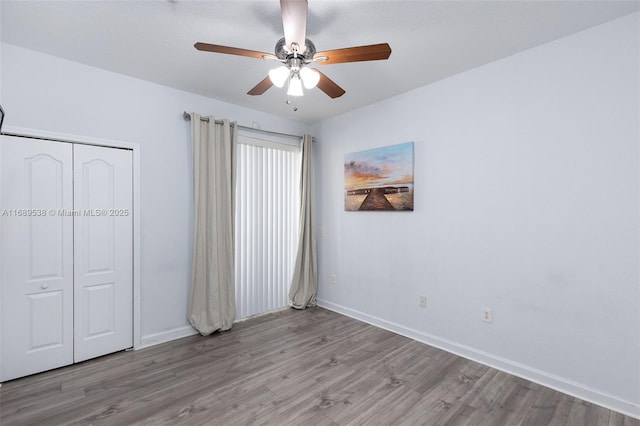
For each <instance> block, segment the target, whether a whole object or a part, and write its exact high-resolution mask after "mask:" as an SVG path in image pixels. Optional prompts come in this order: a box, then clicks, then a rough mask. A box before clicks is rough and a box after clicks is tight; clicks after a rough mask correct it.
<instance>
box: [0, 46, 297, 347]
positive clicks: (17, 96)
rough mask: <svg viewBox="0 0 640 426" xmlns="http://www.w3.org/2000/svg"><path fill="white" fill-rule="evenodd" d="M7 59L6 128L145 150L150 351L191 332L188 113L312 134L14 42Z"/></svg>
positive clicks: (144, 318)
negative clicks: (185, 115)
mask: <svg viewBox="0 0 640 426" xmlns="http://www.w3.org/2000/svg"><path fill="white" fill-rule="evenodd" d="M1 52H2V69H1V74H0V76H1V80H0V85H1V86H2V92H1V93H2V97H1V98H0V104H2V106H3V108H4V109H5V111H6V113H7V116H6V119H5V126H9V127H22V128H29V129H37V130H44V131H47V132H59V133H65V134H71V135H77V136H81V137H90V138H101V139H112V140H118V141H123V142H132V143H138V144H140V146H141V204H142V206H141V210H142V212H141V215H142V244H141V246H142V254H141V257H142V261H141V263H142V265H141V272H142V280H141V281H142V283H141V284H142V285H141V298H142V304H141V322H142V330H141V334H142V339H143V344H144V343H152V342H154V341H160V340H163V339H165V338H171V337H177V336H180V335H183V334H185V333H189V332H191V328H190V327H189V326H188V322H187V320H186V318H187V304H188V300H189V282H190V270H191V254H190V253H191V246H192V237H191V234H192V224H193V223H192V222H193V221H192V216H193V209H192V202H193V200H192V168H191V149H190V124H189V122H186V121H184V120H183V118H182V112H183V110H186V111H195V112H199V113H201V114H202V115H214V116H215V117H217V118H229V119H231V120H237V121H238V122H239V123H240V124H244V125H251V123H252V122H254V121H256V122H258V123H259V124H260V126H261V128H263V129H269V130H274V131H280V132H290V133H294V134H302V133H305V132H306V131H308V126H307V125H305V124H301V123H297V122H294V121H290V120H285V119H282V118H278V117H275V116H272V115H269V114H265V113H262V112H258V111H254V110H250V109H247V108H243V107H239V106H236V105H232V104H228V103H224V102H220V101H217V100H214V99H209V98H205V97H202V96H197V95H194V94H191V93H187V92H183V91H179V90H174V89H170V88H168V87H164V86H160V85H157V84H153V83H148V82H145V81H141V80H137V79H134V78H130V77H127V76H123V75H120V74H115V73H111V72H108V71H104V70H100V69H96V68H92V67H88V66H85V65H81V64H77V63H73V62H70V61H66V60H62V59H59V58H55V57H52V56H48V55H43V54H41V53H37V52H34V51H30V50H25V49H22V48H19V47H16V46H13V45H10V44H6V43H3V44H2V51H1Z"/></svg>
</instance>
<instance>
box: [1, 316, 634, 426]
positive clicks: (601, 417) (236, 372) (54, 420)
mask: <svg viewBox="0 0 640 426" xmlns="http://www.w3.org/2000/svg"><path fill="white" fill-rule="evenodd" d="M0 424H2V426H12V425H29V424H34V425H45V424H46V425H68V424H70V425H74V424H78V425H87V424H101V425H130V424H135V425H150V426H162V425H210V424H212V425H244V424H247V425H248V424H251V425H327V426H335V425H364V424H366V425H370V424H376V425H383V424H397V425H430V426H431V425H472V426H478V425H509V426H510V425H533V426H539V425H562V426H573V425H580V426H582V425H589V426H590V425H594V426H600V425H602V426H606V425H609V426H625V425H629V426H640V420H637V419H633V418H631V417H627V416H624V415H622V414H620V413H616V412H613V411H610V410H607V409H605V408H602V407H599V406H596V405H594V404H591V403H587V402H585V401H581V400H579V399H577V398H573V397H570V396H568V395H564V394H562V393H559V392H556V391H554V390H551V389H548V388H545V387H543V386H540V385H537V384H535V383H531V382H529V381H526V380H523V379H520V378H517V377H514V376H511V375H509V374H506V373H504V372H500V371H497V370H495V369H492V368H489V367H487V366H485V365H481V364H478V363H475V362H473V361H470V360H466V359H463V358H460V357H457V356H455V355H452V354H450V353H447V352H445V351H442V350H439V349H437V348H434V347H430V346H428V345H424V344H421V343H419V342H416V341H413V340H411V339H408V338H405V337H402V336H399V335H397V334H394V333H391V332H389V331H386V330H382V329H380V328H376V327H373V326H370V325H368V324H365V323H362V322H360V321H357V320H354V319H352V318H349V317H346V316H343V315H340V314H337V313H335V312H331V311H328V310H325V309H321V308H313V309H308V310H305V311H299V310H293V309H289V310H283V311H278V312H275V313H272V314H268V315H265V316H260V317H256V318H252V319H249V320H246V321H242V322H239V323H237V324H235V325H234V327H233V329H232V330H230V331H226V332H223V333H215V334H214V335H212V336H208V337H203V336H199V335H196V336H190V337H186V338H184V339H179V340H175V341H172V342H168V343H164V344H161V345H157V346H154V347H151V348H147V349H142V350H139V351H132V352H121V353H117V354H112V355H108V356H105V357H101V358H97V359H94V360H90V361H86V362H83V363H80V364H77V365H74V366H69V367H65V368H60V369H57V370H53V371H50V372H46V373H42V374H37V375H34V376H30V377H25V378H22V379H17V380H13V381H10V382H7V383H4V384H3V386H2V387H0Z"/></svg>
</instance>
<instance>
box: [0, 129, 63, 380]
mask: <svg viewBox="0 0 640 426" xmlns="http://www.w3.org/2000/svg"><path fill="white" fill-rule="evenodd" d="M0 138H1V139H0V213H1V216H0V245H1V249H0V269H1V278H0V279H1V282H0V287H1V288H0V291H1V293H0V319H1V323H2V324H1V327H0V333H1V334H0V336H1V345H0V346H1V351H0V381H6V380H10V379H14V378H17V377H21V376H26V375H29V374H33V373H37V372H40V371H45V370H49V369H52V368H57V367H61V366H63V365H68V364H71V363H72V362H73V216H72V211H73V192H72V188H73V182H72V179H73V174H72V166H73V162H72V158H73V157H72V152H73V149H72V145H71V144H67V143H59V142H49V141H40V140H36V139H27V138H17V137H11V136H1V137H0Z"/></svg>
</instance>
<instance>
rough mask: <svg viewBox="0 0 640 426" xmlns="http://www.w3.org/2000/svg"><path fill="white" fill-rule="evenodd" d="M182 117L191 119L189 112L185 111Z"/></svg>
mask: <svg viewBox="0 0 640 426" xmlns="http://www.w3.org/2000/svg"><path fill="white" fill-rule="evenodd" d="M182 118H184V119H185V120H191V114H189V113H188V112H187V111H184V112H183V113H182Z"/></svg>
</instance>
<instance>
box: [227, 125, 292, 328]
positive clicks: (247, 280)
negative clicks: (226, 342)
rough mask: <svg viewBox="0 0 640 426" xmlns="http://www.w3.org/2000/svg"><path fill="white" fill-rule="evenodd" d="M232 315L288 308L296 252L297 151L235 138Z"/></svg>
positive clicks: (262, 142) (268, 143)
mask: <svg viewBox="0 0 640 426" xmlns="http://www.w3.org/2000/svg"><path fill="white" fill-rule="evenodd" d="M238 142H239V144H238V150H237V158H238V173H237V181H236V225H235V226H236V248H235V250H236V261H235V264H236V271H235V272H236V316H237V318H238V319H241V318H246V317H248V316H251V315H256V314H260V313H263V312H267V311H271V310H274V309H278V308H282V307H285V306H287V304H288V294H289V285H290V283H291V275H292V273H293V267H294V263H295V257H296V252H297V247H298V241H297V240H298V222H299V214H300V163H301V153H300V147H299V146H290V145H284V144H275V143H272V142H266V141H261V140H258V139H253V138H247V137H240V138H239V139H238Z"/></svg>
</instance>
